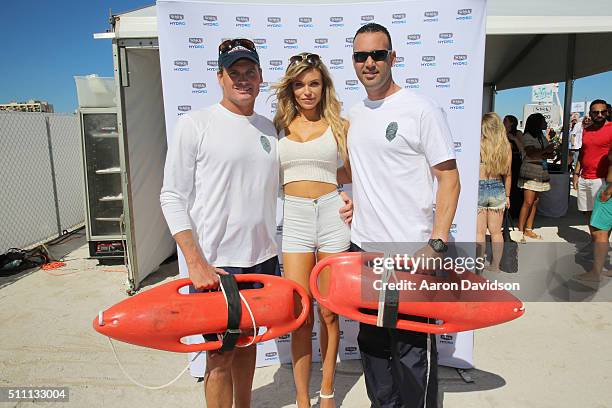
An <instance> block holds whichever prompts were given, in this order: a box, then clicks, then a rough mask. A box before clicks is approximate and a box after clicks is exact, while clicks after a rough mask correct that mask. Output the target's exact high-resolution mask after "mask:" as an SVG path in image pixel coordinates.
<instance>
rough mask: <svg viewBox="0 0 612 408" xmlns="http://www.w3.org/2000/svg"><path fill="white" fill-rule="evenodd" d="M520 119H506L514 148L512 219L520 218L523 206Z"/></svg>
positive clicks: (523, 148)
mask: <svg viewBox="0 0 612 408" xmlns="http://www.w3.org/2000/svg"><path fill="white" fill-rule="evenodd" d="M517 126H518V119H517V118H516V116H513V115H506V116H505V117H504V127H505V128H506V136H507V137H508V141H509V142H510V147H511V148H512V185H511V187H510V208H509V210H508V211H509V212H510V215H511V216H512V218H515V219H516V218H518V216H519V213H520V211H521V207H522V205H523V191H522V190H521V189H520V188H519V186H518V178H519V173H520V170H521V164H522V163H523V155H524V154H525V147H524V146H523V132H521V131H520V130H518V129H517Z"/></svg>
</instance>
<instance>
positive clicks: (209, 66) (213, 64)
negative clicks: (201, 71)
mask: <svg viewBox="0 0 612 408" xmlns="http://www.w3.org/2000/svg"><path fill="white" fill-rule="evenodd" d="M218 70H219V62H218V61H217V60H208V61H206V71H218Z"/></svg>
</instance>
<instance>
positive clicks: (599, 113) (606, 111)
mask: <svg viewBox="0 0 612 408" xmlns="http://www.w3.org/2000/svg"><path fill="white" fill-rule="evenodd" d="M607 114H608V110H607V109H606V110H592V111H591V115H593V116H597V115H603V116H606V115H607Z"/></svg>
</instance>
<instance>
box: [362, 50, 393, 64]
mask: <svg viewBox="0 0 612 408" xmlns="http://www.w3.org/2000/svg"><path fill="white" fill-rule="evenodd" d="M390 52H391V50H374V51H355V52H354V53H353V59H354V60H355V62H366V61H367V60H368V57H372V59H373V60H374V61H384V60H386V59H387V57H388V56H389V53H390Z"/></svg>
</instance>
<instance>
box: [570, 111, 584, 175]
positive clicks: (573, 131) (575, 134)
mask: <svg viewBox="0 0 612 408" xmlns="http://www.w3.org/2000/svg"><path fill="white" fill-rule="evenodd" d="M580 147H582V121H581V120H580V117H579V115H578V114H574V115H572V122H571V124H570V138H569V160H568V161H569V170H570V172H571V173H573V172H574V169H575V168H576V162H578V154H579V153H580Z"/></svg>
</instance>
